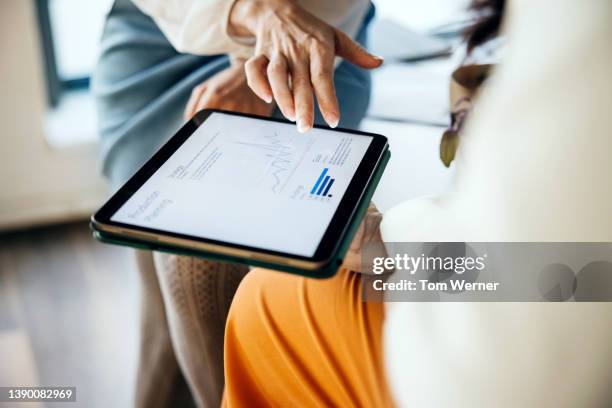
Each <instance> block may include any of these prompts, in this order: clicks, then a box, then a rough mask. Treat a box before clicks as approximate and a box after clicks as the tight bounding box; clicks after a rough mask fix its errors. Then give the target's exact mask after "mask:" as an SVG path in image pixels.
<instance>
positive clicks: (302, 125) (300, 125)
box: [297, 118, 308, 133]
mask: <svg viewBox="0 0 612 408" xmlns="http://www.w3.org/2000/svg"><path fill="white" fill-rule="evenodd" d="M297 130H298V132H300V133H306V132H308V126H307V125H306V121H305V120H304V119H302V118H300V119H298V121H297Z"/></svg>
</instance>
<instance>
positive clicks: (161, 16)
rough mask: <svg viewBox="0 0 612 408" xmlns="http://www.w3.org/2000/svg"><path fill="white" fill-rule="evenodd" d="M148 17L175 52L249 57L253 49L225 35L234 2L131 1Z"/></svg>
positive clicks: (198, 0) (225, 0) (222, 0)
mask: <svg viewBox="0 0 612 408" xmlns="http://www.w3.org/2000/svg"><path fill="white" fill-rule="evenodd" d="M132 1H133V2H134V4H135V5H136V6H137V7H138V8H139V9H140V10H141V11H142V12H143V13H145V14H147V15H149V16H150V17H151V18H152V19H153V20H154V21H155V23H156V24H157V25H158V27H159V28H160V30H161V31H162V32H163V33H164V35H165V36H166V37H167V38H168V41H170V43H171V44H172V46H173V47H174V48H175V49H176V50H177V51H179V52H183V53H189V54H196V55H214V54H231V55H232V56H235V57H249V56H251V55H252V54H253V46H252V45H250V44H246V43H244V42H242V41H238V40H237V39H236V38H233V37H232V36H230V35H229V34H228V31H227V24H228V19H229V14H230V11H231V9H232V7H233V5H234V2H235V0H172V1H168V0H132Z"/></svg>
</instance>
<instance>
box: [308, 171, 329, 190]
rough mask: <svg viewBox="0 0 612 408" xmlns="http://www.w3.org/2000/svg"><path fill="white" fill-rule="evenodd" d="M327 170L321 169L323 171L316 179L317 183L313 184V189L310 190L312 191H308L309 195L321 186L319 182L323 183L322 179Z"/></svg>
mask: <svg viewBox="0 0 612 408" xmlns="http://www.w3.org/2000/svg"><path fill="white" fill-rule="evenodd" d="M327 170H329V169H328V168H324V169H323V171H322V172H321V175H320V176H319V178H318V179H317V182H316V183H315V185H314V187H313V188H312V190H310V194H314V193H315V192H316V191H317V188H319V185H320V184H321V181H323V179H324V178H325V175H326V174H327Z"/></svg>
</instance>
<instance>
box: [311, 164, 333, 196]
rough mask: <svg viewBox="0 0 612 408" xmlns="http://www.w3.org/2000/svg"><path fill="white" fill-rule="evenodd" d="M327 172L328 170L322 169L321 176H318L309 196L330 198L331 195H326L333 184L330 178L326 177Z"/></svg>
mask: <svg viewBox="0 0 612 408" xmlns="http://www.w3.org/2000/svg"><path fill="white" fill-rule="evenodd" d="M328 170H329V169H328V168H324V169H323V170H322V171H321V174H320V175H319V178H318V179H317V182H316V183H315V184H314V186H313V187H312V189H311V190H310V194H315V195H318V196H327V197H331V196H332V195H331V194H329V195H328V193H329V189H330V188H331V186H332V184H334V179H333V178H331V176H329V175H327V172H328Z"/></svg>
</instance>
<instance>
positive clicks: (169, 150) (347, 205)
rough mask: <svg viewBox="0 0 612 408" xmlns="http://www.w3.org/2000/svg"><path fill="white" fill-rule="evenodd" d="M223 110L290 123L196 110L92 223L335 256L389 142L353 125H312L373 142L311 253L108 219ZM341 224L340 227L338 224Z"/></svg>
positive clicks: (318, 257)
mask: <svg viewBox="0 0 612 408" xmlns="http://www.w3.org/2000/svg"><path fill="white" fill-rule="evenodd" d="M215 112H218V113H223V114H227V115H235V116H243V117H250V118H254V119H261V120H266V121H271V122H280V123H285V124H292V122H289V121H287V120H283V119H277V118H270V117H262V116H257V115H250V114H243V113H236V112H229V111H224V110H220V109H205V110H202V111H200V112H198V113H197V114H196V115H195V116H194V117H193V118H192V119H191V120H190V121H188V122H187V123H186V124H185V125H184V126H183V127H182V128H181V129H179V130H178V132H177V133H176V134H175V135H174V136H173V137H172V138H170V140H168V142H166V144H164V145H163V146H162V147H161V148H160V149H159V150H158V151H157V152H156V153H155V154H154V155H153V156H152V157H151V158H150V159H149V160H148V161H147V162H146V163H145V164H144V165H143V166H142V167H141V168H140V170H138V171H137V172H136V174H134V175H133V176H132V177H131V178H130V179H129V180H128V181H127V182H126V183H125V184H124V185H123V186H122V187H121V188H120V189H119V190H118V191H117V192H116V193H115V194H114V195H113V196H112V197H111V198H110V199H109V200H108V201H107V202H106V203H105V204H104V205H103V206H102V207H101V208H100V209H99V210H98V211H97V212H96V213H95V214H94V216H93V217H92V221H93V226H94V228H96V224H97V223H100V224H102V225H110V226H116V227H121V228H124V229H129V230H133V231H143V232H148V233H153V234H157V235H165V236H169V237H174V238H179V239H186V240H191V241H196V242H201V243H208V244H217V245H222V246H228V247H231V248H236V249H242V250H247V251H252V252H259V253H264V254H269V255H274V256H281V257H285V258H291V259H296V260H303V261H310V262H316V263H326V262H328V261H331V260H332V259H333V257H334V254H335V252H336V250H337V249H338V246H339V245H340V243H341V242H342V238H343V237H344V234H345V233H346V231H347V228H348V226H349V222H350V220H351V218H352V217H353V214H354V212H355V211H356V210H357V208H358V206H359V203H360V201H361V197H362V195H363V194H364V192H365V191H366V188H367V186H368V184H369V181H370V178H371V176H372V174H373V173H374V171H375V170H376V168H377V166H378V163H379V162H380V160H381V158H382V156H383V154H384V153H385V152H386V150H387V149H388V142H387V138H386V137H385V136H382V135H379V134H375V133H369V132H363V131H358V130H352V129H343V128H336V129H331V128H328V127H325V126H318V125H315V126H314V127H316V128H320V129H325V130H329V131H337V132H344V133H350V134H355V135H364V136H370V137H372V142H371V143H370V146H369V147H368V149H367V151H366V153H365V155H364V156H363V159H362V160H361V163H360V164H359V166H358V167H357V170H356V171H355V174H354V175H353V178H352V179H351V181H350V183H349V185H348V187H347V189H346V191H345V193H344V195H343V197H342V199H341V200H340V203H339V205H338V207H337V209H336V212H335V213H334V215H333V217H332V219H331V221H330V223H329V225H328V227H327V229H326V230H325V233H324V234H323V237H322V239H321V241H320V242H319V246H318V247H317V249H316V251H315V253H314V255H313V256H312V257H307V256H301V255H295V254H290V253H285V252H278V251H272V250H267V249H262V248H256V247H250V246H245V245H239V244H234V243H231V242H225V241H217V240H212V239H207V238H202V237H197V236H193V235H185V234H180V233H176V232H170V231H163V230H157V229H154V228H147V227H141V226H137V225H132V224H124V223H120V222H116V221H111V217H112V216H113V215H114V214H115V212H116V211H117V210H118V209H119V208H121V206H122V205H123V204H124V203H125V202H126V201H127V200H128V199H129V198H130V197H131V196H132V194H134V193H135V192H136V191H137V190H138V189H139V188H140V187H141V186H142V185H143V184H144V183H145V182H146V181H147V180H148V179H149V178H150V177H151V176H152V175H153V174H154V173H155V172H156V171H157V170H158V169H159V167H160V166H161V165H162V164H163V163H165V162H166V161H167V160H168V159H169V158H170V157H171V156H172V155H173V154H174V152H175V151H176V150H177V149H179V148H180V147H181V146H182V144H183V143H184V142H185V141H186V140H187V139H188V138H189V137H190V136H191V135H192V134H193V133H194V132H195V130H196V129H197V128H198V127H199V126H200V125H202V124H203V123H204V121H205V120H206V119H207V118H208V117H209V116H210V115H211V114H213V113H215ZM338 226H341V227H338Z"/></svg>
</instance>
